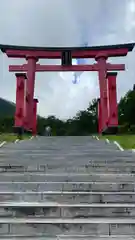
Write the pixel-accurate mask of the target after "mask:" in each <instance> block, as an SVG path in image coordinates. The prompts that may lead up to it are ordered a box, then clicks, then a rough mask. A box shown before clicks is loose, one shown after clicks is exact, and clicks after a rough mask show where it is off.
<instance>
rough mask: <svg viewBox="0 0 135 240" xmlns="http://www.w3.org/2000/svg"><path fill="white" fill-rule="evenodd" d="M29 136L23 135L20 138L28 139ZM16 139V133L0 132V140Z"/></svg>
mask: <svg viewBox="0 0 135 240" xmlns="http://www.w3.org/2000/svg"><path fill="white" fill-rule="evenodd" d="M28 138H30V136H27V135H23V137H22V139H28ZM16 139H18V136H17V135H16V134H12V133H3V134H0V142H4V141H6V142H14V141H15V140H16Z"/></svg>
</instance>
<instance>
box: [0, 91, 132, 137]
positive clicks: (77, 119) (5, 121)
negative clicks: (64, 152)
mask: <svg viewBox="0 0 135 240" xmlns="http://www.w3.org/2000/svg"><path fill="white" fill-rule="evenodd" d="M118 117H119V133H135V87H134V88H133V90H129V91H128V92H127V93H126V94H125V96H124V97H122V98H121V99H120V101H119V103H118ZM47 125H49V126H51V128H52V134H53V135H54V136H70V135H72V136H77V135H78V136H81V135H90V134H94V133H97V132H98V119H97V99H93V100H92V101H91V102H90V103H89V106H88V107H87V109H86V110H84V111H79V112H77V114H76V115H75V116H74V117H73V118H71V119H67V120H66V121H63V120H60V119H58V118H57V117H55V116H49V117H47V118H43V117H41V116H38V123H37V129H38V134H39V135H44V131H45V127H46V126H47ZM13 126H14V116H13V114H12V115H11V114H9V115H6V116H4V114H3V115H2V114H1V115H0V132H1V133H5V132H8V133H12V132H13Z"/></svg>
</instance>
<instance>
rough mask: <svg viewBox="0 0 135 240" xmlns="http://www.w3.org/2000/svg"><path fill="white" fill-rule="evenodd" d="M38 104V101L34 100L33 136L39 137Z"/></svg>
mask: <svg viewBox="0 0 135 240" xmlns="http://www.w3.org/2000/svg"><path fill="white" fill-rule="evenodd" d="M37 104H38V99H36V98H34V99H33V122H32V123H33V124H32V135H33V136H36V135H37Z"/></svg>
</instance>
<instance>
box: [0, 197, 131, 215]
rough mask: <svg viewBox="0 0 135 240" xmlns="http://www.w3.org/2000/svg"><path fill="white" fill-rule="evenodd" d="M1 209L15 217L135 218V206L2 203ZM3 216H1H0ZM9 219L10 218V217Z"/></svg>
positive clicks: (0, 203) (0, 204) (117, 204)
mask: <svg viewBox="0 0 135 240" xmlns="http://www.w3.org/2000/svg"><path fill="white" fill-rule="evenodd" d="M0 208H1V209H5V210H8V212H7V216H8V214H9V212H13V215H12V216H13V217H22V216H27V217H33V216H34V217H37V218H43V217H44V218H54V219H55V218H62V219H65V218H66V219H67V218H70V219H75V218H83V219H88V218H89V217H120V218H121V217H127V218H130V217H135V204H131V203H130V204H127V203H125V204H124V203H120V204H119V203H115V204H114V203H113V204H109V203H107V204H106V203H104V204H103V203H96V204H95V203H92V204H86V203H85V204H84V203H78V204H73V203H72V204H69V203H57V202H53V201H52V202H47V201H46V202H21V201H20V202H11V201H10V202H0ZM0 216H1V214H0ZM2 216H3V215H2ZM8 217H9V216H8Z"/></svg>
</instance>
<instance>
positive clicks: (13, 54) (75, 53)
mask: <svg viewBox="0 0 135 240" xmlns="http://www.w3.org/2000/svg"><path fill="white" fill-rule="evenodd" d="M71 52H72V58H95V57H96V55H97V54H98V53H102V54H103V55H104V54H106V55H107V56H108V57H118V56H119V57H120V56H126V55H127V53H128V49H127V48H120V49H105V50H102V51H101V50H91V49H90V50H72V51H71ZM6 54H7V56H8V57H10V58H27V56H32V57H36V58H47V59H60V58H61V55H62V51H57V50H55V51H51V50H48V51H39V50H38V51H36V50H35V51H33V50H10V49H9V50H6Z"/></svg>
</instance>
